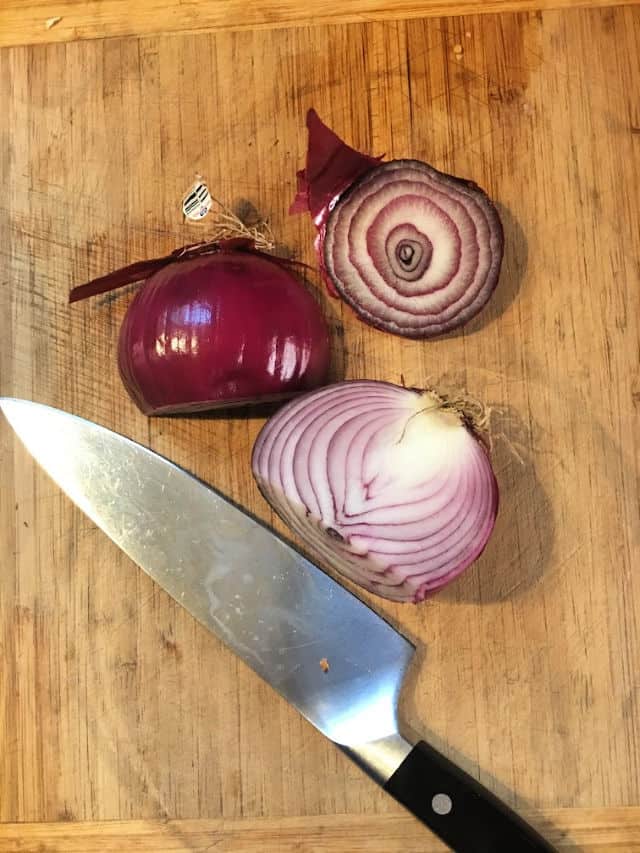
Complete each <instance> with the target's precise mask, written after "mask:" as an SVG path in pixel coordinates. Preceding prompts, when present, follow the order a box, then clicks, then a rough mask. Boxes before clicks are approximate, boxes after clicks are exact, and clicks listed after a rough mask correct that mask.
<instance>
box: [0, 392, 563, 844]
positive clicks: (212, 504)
mask: <svg viewBox="0 0 640 853" xmlns="http://www.w3.org/2000/svg"><path fill="white" fill-rule="evenodd" d="M0 408H2V410H3V412H4V414H5V416H6V417H7V419H8V420H9V422H10V424H11V425H12V426H13V428H14V430H15V431H16V433H17V434H18V436H19V437H20V439H21V440H22V442H23V443H24V444H25V446H26V447H27V449H28V450H29V452H30V453H31V454H32V455H33V456H34V457H35V459H36V460H37V461H38V462H39V463H40V465H41V466H42V467H43V468H44V469H45V470H46V471H47V472H48V474H49V475H50V476H51V477H52V478H53V479H54V480H55V481H56V483H57V484H58V485H59V486H60V487H61V488H62V489H63V490H64V491H65V492H66V493H67V495H68V496H69V497H70V498H71V499H72V500H73V501H74V502H75V503H76V504H77V505H78V506H79V507H80V509H82V510H83V511H84V512H85V513H86V514H87V515H88V516H89V518H91V519H92V521H94V522H95V523H96V524H97V525H98V527H100V528H101V529H102V530H103V531H104V532H105V533H106V534H107V536H109V537H110V538H111V539H112V540H113V541H114V542H115V543H116V544H117V545H118V546H119V547H120V548H122V550H123V551H124V552H125V553H126V554H128V556H129V557H131V559H132V560H134V561H135V562H136V563H138V565H139V566H141V567H142V568H143V569H144V570H145V571H146V572H147V573H148V574H149V575H150V576H151V577H152V578H153V579H154V580H155V581H156V582H157V583H159V584H160V586H161V587H162V588H163V589H164V590H166V592H168V593H169V595H171V596H172V597H173V598H174V599H175V600H176V601H178V602H179V603H180V604H182V605H183V607H185V608H186V609H187V610H188V611H189V612H190V613H191V614H192V615H193V616H195V618H196V619H198V620H199V621H200V622H202V624H203V625H205V626H206V627H207V628H209V630H210V631H212V632H213V633H214V634H216V635H217V636H218V637H219V638H220V639H221V640H222V641H223V642H224V643H226V644H227V645H228V646H229V647H230V648H232V649H233V651H234V652H235V653H236V654H237V655H239V656H240V657H241V658H242V659H243V660H244V661H245V662H246V663H247V664H249V666H250V667H252V668H253V669H254V670H255V671H256V672H257V673H258V674H259V675H261V676H262V677H263V678H264V679H265V680H266V681H267V682H269V684H271V685H272V687H274V688H275V689H276V690H277V691H278V692H279V693H280V694H281V695H282V696H284V698H285V699H287V700H288V701H289V702H291V704H292V705H294V706H295V707H296V708H297V709H298V710H299V711H300V712H301V713H302V714H303V715H304V716H305V717H306V718H307V719H308V720H309V722H311V723H312V724H313V725H314V726H315V727H316V728H317V729H319V730H320V731H321V732H322V733H323V734H324V735H326V736H327V737H328V738H330V739H331V740H332V741H333V742H334V743H335V744H336V745H337V746H338V747H340V749H342V750H343V751H344V752H345V753H346V754H347V755H348V756H349V757H350V758H352V759H353V760H354V761H355V762H356V763H357V764H358V765H359V766H360V767H361V768H363V769H364V770H365V771H366V772H367V773H368V774H369V775H370V776H371V777H372V778H373V779H374V780H375V781H376V782H377V783H378V784H379V785H381V786H382V787H383V788H384V789H385V790H386V791H388V792H389V793H390V794H391V795H392V796H394V797H395V798H396V799H397V800H399V801H400V802H401V803H402V804H403V805H404V806H406V807H407V808H408V809H409V810H410V811H412V812H413V814H414V815H416V817H418V818H419V819H420V820H422V821H423V822H424V823H425V824H426V825H427V826H428V827H429V828H430V829H431V830H432V831H433V832H435V833H436V835H438V836H440V838H441V839H442V840H443V841H445V842H446V843H447V844H448V845H450V846H451V847H452V848H453V849H454V850H456V851H459V853H533V852H534V851H536V853H538V851H553V848H552V847H551V846H550V845H549V844H548V843H547V842H546V841H545V840H544V839H543V838H541V837H540V836H539V835H538V833H536V832H535V831H534V830H533V829H532V828H531V827H530V826H528V825H527V824H526V823H525V822H524V821H523V820H522V819H521V818H520V817H518V816H517V815H516V814H515V813H514V812H513V811H511V809H509V808H508V807H507V806H506V805H505V804H504V803H502V802H500V800H498V799H497V798H496V797H495V796H493V794H491V793H490V792H489V791H487V790H486V789H485V788H483V787H482V786H481V785H480V784H479V783H478V782H476V781H475V780H474V779H473V778H472V777H471V776H469V775H468V774H466V773H465V772H463V771H462V770H461V769H460V768H458V767H456V765H454V764H453V763H452V762H451V761H449V760H448V759H447V758H445V757H444V756H443V755H441V754H440V753H439V752H437V751H436V750H435V749H433V748H432V747H431V746H429V745H428V744H426V743H424V742H418V743H414V742H412V741H411V740H410V739H407V737H405V735H403V734H402V733H401V731H400V726H399V720H398V695H399V692H400V688H401V686H402V681H403V678H404V675H405V672H406V670H407V667H408V665H409V662H410V661H411V658H412V656H413V653H414V647H413V645H412V644H411V643H410V642H409V641H408V640H407V639H406V638H405V637H403V636H402V635H401V634H400V633H398V631H396V630H395V629H394V628H392V627H391V626H390V625H389V624H388V623H387V622H386V621H385V620H384V619H382V618H381V617H380V616H378V615H377V614H376V613H375V612H374V611H373V610H371V609H370V608H369V607H367V606H366V605H365V604H363V603H362V602H361V601H360V600H359V599H358V598H356V597H355V596H353V595H352V594H351V593H350V592H348V591H347V590H346V589H344V588H343V587H342V586H341V585H340V584H338V583H336V582H335V581H333V580H332V579H331V578H330V577H329V576H328V575H326V574H325V573H324V572H322V571H321V570H320V569H319V568H318V567H317V566H315V565H313V563H311V562H310V561H309V560H308V559H306V558H305V557H304V556H303V555H302V554H300V553H299V552H298V551H296V550H295V549H294V548H292V547H291V546H290V545H288V544H287V543H286V542H284V541H283V540H282V539H280V538H279V537H278V536H277V535H276V534H275V533H273V532H272V531H271V530H269V528H267V527H266V526H264V525H262V524H261V523H260V522H258V521H257V520H255V519H254V518H252V517H251V516H249V515H248V514H247V513H246V512H244V511H243V510H242V509H240V508H238V507H237V506H235V505H233V504H232V503H231V502H230V501H229V500H227V499H226V498H224V497H223V496H222V495H221V494H219V493H218V492H216V491H215V490H213V489H211V488H209V487H208V486H207V485H205V484H204V483H202V482H201V481H200V480H197V479H196V478H195V477H192V476H191V475H190V474H188V473H187V472H186V471H183V470H182V469H181V468H179V467H177V466H176V465H174V464H173V463H171V462H169V461H168V460H166V459H164V458H163V457H161V456H158V455H157V454H156V453H153V452H152V451H150V450H148V449H147V448H145V447H142V446H141V445H139V444H136V443H135V442H133V441H130V440H129V439H127V438H125V437H123V436H121V435H118V434H117V433H114V432H111V431H110V430H108V429H105V428H103V427H100V426H98V425H97V424H94V423H91V422H90V421H87V420H83V419H81V418H78V417H75V416H73V415H70V414H68V413H66V412H62V411H60V410H58V409H52V408H49V407H48V406H42V405H40V404H37V403H32V402H29V401H26V400H15V399H7V398H0Z"/></svg>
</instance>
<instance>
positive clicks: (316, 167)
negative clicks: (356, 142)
mask: <svg viewBox="0 0 640 853" xmlns="http://www.w3.org/2000/svg"><path fill="white" fill-rule="evenodd" d="M307 125H308V128H309V150H308V155H307V166H306V168H305V170H304V171H303V172H301V173H299V175H298V194H297V196H296V199H295V200H294V203H293V205H292V207H291V212H299V211H301V210H308V211H309V212H310V213H311V215H312V217H313V219H314V222H315V224H316V227H317V229H318V237H317V240H316V249H317V251H318V254H319V258H320V266H321V269H322V272H323V275H324V277H325V279H326V280H327V281H328V282H329V288H330V291H331V292H332V293H333V294H334V295H339V296H340V297H342V298H343V299H344V300H345V301H346V302H347V303H348V304H349V305H350V306H351V307H352V308H353V309H354V311H355V312H356V313H357V314H358V316H359V317H361V319H363V320H364V321H365V322H367V323H369V324H370V325H372V326H376V327H377V328H380V329H382V330H384V331H387V332H391V333H393V334H397V335H402V336H404V337H409V338H429V337H434V336H436V335H441V334H443V333H445V332H448V331H451V330H452V329H456V328H458V327H459V326H461V325H463V324H464V323H466V322H468V321H469V320H470V319H471V318H472V317H475V315H476V314H477V313H478V312H479V311H480V310H481V309H482V308H483V307H484V305H485V304H486V303H487V301H488V300H489V298H490V297H491V294H492V293H493V291H494V289H495V286H496V284H497V282H498V277H499V274H500V266H501V262H502V254H503V245H504V237H503V230H502V224H501V222H500V217H499V215H498V212H497V210H496V208H495V206H494V205H493V203H492V202H491V200H490V199H489V198H488V196H487V195H486V194H485V193H484V192H483V190H481V189H480V187H478V186H477V185H476V184H475V183H473V182H471V181H466V180H462V179H460V178H457V177H453V176H452V175H447V174H444V173H443V172H439V171H438V170H437V169H434V168H432V167H431V166H429V165H427V164H426V163H422V162H420V161H418V160H392V161H390V162H387V163H380V162H379V161H378V160H374V159H373V158H371V157H368V156H367V155H363V154H359V153H358V152H356V151H354V149H352V148H349V146H347V145H345V144H344V143H343V142H341V140H339V139H338V137H336V136H335V134H334V133H333V131H331V130H329V128H327V127H326V126H325V125H323V124H322V122H321V121H320V119H319V118H318V116H317V115H316V114H315V112H314V111H313V110H312V111H310V114H309V116H308V117H307Z"/></svg>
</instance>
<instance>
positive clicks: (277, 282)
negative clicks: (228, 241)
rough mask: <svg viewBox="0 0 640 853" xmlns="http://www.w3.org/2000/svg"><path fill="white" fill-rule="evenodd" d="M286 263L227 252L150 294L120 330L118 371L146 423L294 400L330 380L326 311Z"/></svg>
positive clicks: (168, 275) (164, 280)
mask: <svg viewBox="0 0 640 853" xmlns="http://www.w3.org/2000/svg"><path fill="white" fill-rule="evenodd" d="M276 261H277V259H274V261H271V260H269V259H267V258H266V257H265V255H264V254H259V255H258V254H253V253H252V252H250V251H244V252H234V251H221V252H219V253H216V254H208V255H203V256H201V257H195V258H193V259H191V260H186V261H182V262H181V263H174V264H170V265H168V266H165V267H163V268H162V269H161V270H159V271H158V272H156V273H155V274H154V275H152V276H151V277H150V278H149V279H148V280H147V281H146V282H145V283H144V284H143V285H142V287H141V288H140V290H139V291H138V292H137V294H136V296H135V297H134V300H133V302H132V303H131V305H130V306H129V310H128V311H127V314H126V316H125V318H124V321H123V323H122V326H121V329H120V338H119V344H118V366H119V369H120V375H121V377H122V380H123V382H124V385H125V387H126V388H127V390H128V392H129V394H130V395H131V397H132V399H133V400H134V402H135V403H136V404H137V405H138V407H139V408H140V409H141V411H142V412H143V413H144V414H147V415H164V414H175V413H188V412H196V411H203V410H208V409H215V408H227V407H229V406H237V405H245V404H250V403H261V402H268V401H271V400H279V399H286V398H288V397H290V396H292V395H293V394H297V393H300V392H302V391H306V390H309V389H311V388H315V387H317V386H318V385H320V384H322V383H323V382H324V381H325V380H326V376H327V371H328V368H329V360H330V351H329V335H328V330H327V326H326V323H325V321H324V318H323V315H322V312H321V310H320V307H319V305H318V304H317V303H316V301H315V300H314V298H313V297H312V296H311V294H310V293H308V292H307V290H306V289H305V288H304V286H303V285H302V284H301V282H300V281H298V279H297V278H296V277H295V276H294V275H293V274H292V272H291V271H290V270H289V269H287V268H285V267H284V266H283V265H282V264H281V263H278V262H276Z"/></svg>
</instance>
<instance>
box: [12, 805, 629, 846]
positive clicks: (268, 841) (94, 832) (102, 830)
mask: <svg viewBox="0 0 640 853" xmlns="http://www.w3.org/2000/svg"><path fill="white" fill-rule="evenodd" d="M540 817H541V815H537V819H538V820H540ZM542 817H543V818H544V820H545V822H546V824H547V825H548V827H549V829H548V832H547V834H548V836H549V838H550V840H551V841H552V842H553V844H554V846H555V847H556V848H557V850H558V851H559V853H576V851H578V850H579V851H582V853H611V851H619V853H638V851H640V809H638V808H617V809H545V810H544V812H543V813H542ZM448 849H449V848H448V847H446V846H445V845H443V844H442V843H441V842H439V841H438V840H437V839H435V838H434V837H433V836H431V835H427V834H426V833H425V830H424V827H423V826H422V825H421V824H420V823H418V821H417V820H414V819H413V818H412V817H411V816H409V815H373V816H372V815H331V816H328V817H297V818H296V817H290V818H257V819H256V818H253V819H251V818H247V819H242V820H223V819H209V820H165V821H160V820H136V821H103V822H99V823H68V822H64V821H59V822H57V823H35V824H33V823H32V824H5V825H2V824H0V850H2V853H97V851H100V853H122V851H126V853H129V851H140V853H211V851H212V850H213V851H215V853H263V851H264V850H267V851H274V852H275V851H277V853H444V851H446V850H448ZM513 853H518V851H515V850H514V851H513Z"/></svg>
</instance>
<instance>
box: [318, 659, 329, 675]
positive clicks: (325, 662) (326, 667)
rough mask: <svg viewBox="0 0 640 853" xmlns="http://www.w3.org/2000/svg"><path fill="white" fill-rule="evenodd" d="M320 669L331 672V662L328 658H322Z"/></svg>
mask: <svg viewBox="0 0 640 853" xmlns="http://www.w3.org/2000/svg"><path fill="white" fill-rule="evenodd" d="M320 669H321V670H322V671H323V672H329V661H328V660H327V659H326V658H322V659H321V661H320Z"/></svg>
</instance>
